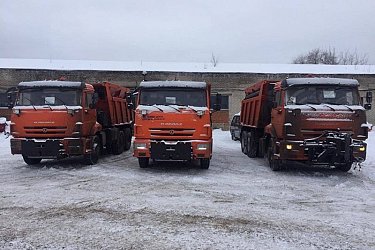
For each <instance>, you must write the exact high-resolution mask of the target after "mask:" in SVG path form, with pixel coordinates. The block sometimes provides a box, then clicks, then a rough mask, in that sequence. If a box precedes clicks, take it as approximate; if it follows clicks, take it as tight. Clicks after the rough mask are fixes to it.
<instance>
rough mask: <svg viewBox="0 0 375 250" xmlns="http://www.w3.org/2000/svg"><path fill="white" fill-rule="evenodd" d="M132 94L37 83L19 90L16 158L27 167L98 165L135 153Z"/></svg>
mask: <svg viewBox="0 0 375 250" xmlns="http://www.w3.org/2000/svg"><path fill="white" fill-rule="evenodd" d="M129 94H130V90H129V89H127V88H124V87H120V86H118V85H115V84H111V83H108V82H104V83H95V84H88V83H82V82H69V81H33V82H21V83H20V84H19V85H18V98H17V103H16V105H15V106H14V107H13V114H12V116H11V134H12V136H13V138H12V139H11V152H12V154H22V156H23V159H24V161H25V162H26V163H27V164H31V165H32V164H37V163H39V162H40V161H41V160H42V159H60V158H64V157H69V156H79V155H83V156H84V158H85V160H86V162H87V163H88V164H95V163H96V162H97V161H98V158H99V155H100V154H101V153H102V151H103V150H104V149H105V150H107V151H109V152H112V153H114V154H120V153H121V152H123V151H124V150H126V149H129V148H130V144H131V136H132V135H131V133H132V132H131V131H132V120H133V119H132V112H131V111H130V110H129V109H128V103H127V96H129Z"/></svg>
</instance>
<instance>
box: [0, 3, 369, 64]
mask: <svg viewBox="0 0 375 250" xmlns="http://www.w3.org/2000/svg"><path fill="white" fill-rule="evenodd" d="M317 47H319V48H329V47H331V48H332V47H334V48H336V51H346V50H351V51H354V50H355V49H357V51H358V52H359V53H360V54H367V55H368V57H369V63H371V64H375V1H374V0H285V1H280V0H254V1H252V0H248V1H245V0H242V1H241V0H231V1H228V0H102V1H99V0H0V57H2V58H47V59H78V60H80V59H83V60H111V61H176V62H210V58H211V54H212V53H214V55H215V56H216V57H217V58H218V59H219V62H234V63H290V62H291V60H292V59H293V58H294V57H296V56H298V55H299V54H301V53H303V52H306V51H308V50H311V49H313V48H317Z"/></svg>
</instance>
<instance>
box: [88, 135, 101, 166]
mask: <svg viewBox="0 0 375 250" xmlns="http://www.w3.org/2000/svg"><path fill="white" fill-rule="evenodd" d="M99 155H100V140H99V137H98V136H94V138H93V142H92V147H91V152H90V154H87V155H85V161H86V163H87V165H95V164H96V163H98V160H99Z"/></svg>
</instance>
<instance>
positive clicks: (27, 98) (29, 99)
mask: <svg viewBox="0 0 375 250" xmlns="http://www.w3.org/2000/svg"><path fill="white" fill-rule="evenodd" d="M23 98H25V99H26V100H28V101H29V102H30V104H31V106H33V108H34V110H35V111H36V108H35V106H34V104H33V102H32V101H31V100H30V99H29V98H27V97H25V96H22V99H23Z"/></svg>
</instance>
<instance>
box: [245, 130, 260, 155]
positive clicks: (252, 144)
mask: <svg viewBox="0 0 375 250" xmlns="http://www.w3.org/2000/svg"><path fill="white" fill-rule="evenodd" d="M258 144H259V142H257V138H256V133H255V131H254V130H252V131H250V132H249V133H248V134H247V156H249V157H250V158H255V157H257V155H258Z"/></svg>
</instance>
